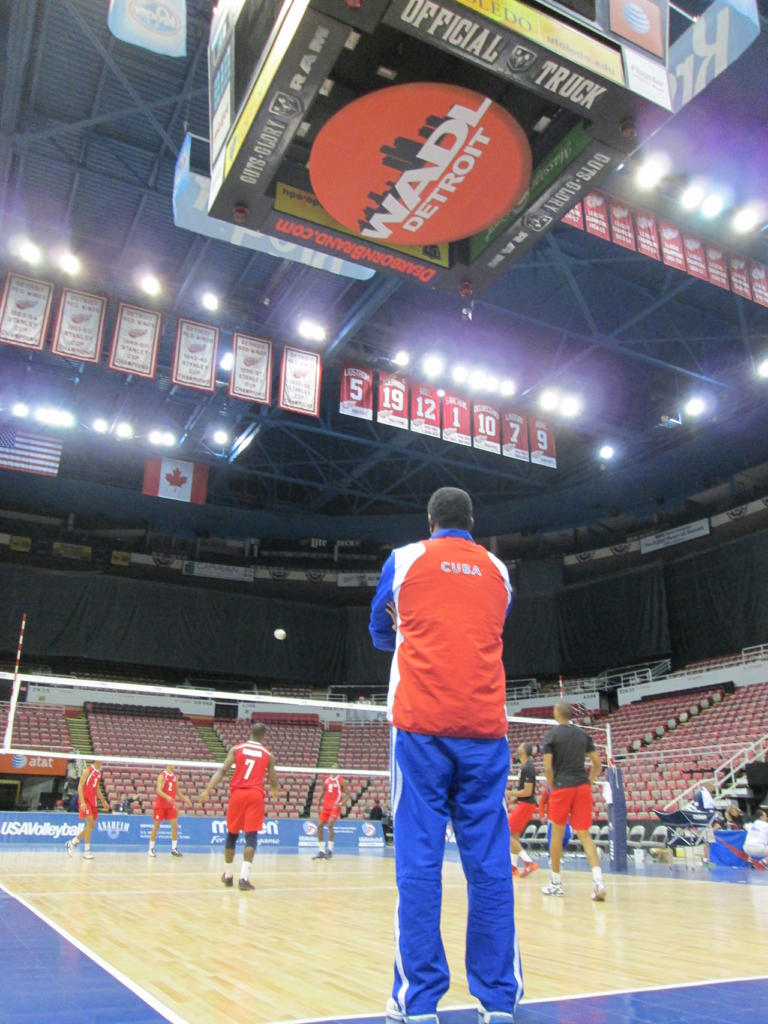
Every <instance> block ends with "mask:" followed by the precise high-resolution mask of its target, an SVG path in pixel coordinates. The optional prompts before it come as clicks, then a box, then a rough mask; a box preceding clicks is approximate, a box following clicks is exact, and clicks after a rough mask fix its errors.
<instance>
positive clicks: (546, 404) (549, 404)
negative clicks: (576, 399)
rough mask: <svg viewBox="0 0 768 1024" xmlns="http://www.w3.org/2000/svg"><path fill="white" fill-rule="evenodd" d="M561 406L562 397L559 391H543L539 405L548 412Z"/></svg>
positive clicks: (550, 389)
mask: <svg viewBox="0 0 768 1024" xmlns="http://www.w3.org/2000/svg"><path fill="white" fill-rule="evenodd" d="M559 404H560V395H559V394H558V392H557V391H553V390H552V388H547V390H546V391H542V393H541V395H540V396H539V405H540V406H541V408H542V409H544V410H545V411H547V412H550V411H551V410H553V409H556V408H557V407H558V405H559Z"/></svg>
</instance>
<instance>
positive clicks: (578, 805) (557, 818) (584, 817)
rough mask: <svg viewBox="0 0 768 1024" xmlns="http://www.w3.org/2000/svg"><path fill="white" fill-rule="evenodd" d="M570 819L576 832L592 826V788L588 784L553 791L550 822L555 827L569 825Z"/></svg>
mask: <svg viewBox="0 0 768 1024" xmlns="http://www.w3.org/2000/svg"><path fill="white" fill-rule="evenodd" d="M569 817H570V819H571V828H572V829H573V831H574V832H581V831H583V830H584V829H588V828H589V826H590V825H591V824H592V787H591V786H590V784H589V783H588V782H585V783H584V784H583V785H582V786H566V787H565V788H564V789H553V790H552V792H551V793H550V794H549V820H550V821H551V822H552V823H553V824H555V825H567V824H568V818H569Z"/></svg>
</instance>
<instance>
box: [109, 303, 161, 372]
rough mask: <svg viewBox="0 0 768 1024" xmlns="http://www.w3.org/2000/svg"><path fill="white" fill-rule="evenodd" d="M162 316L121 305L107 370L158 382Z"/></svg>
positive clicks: (137, 307)
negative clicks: (158, 352) (158, 351)
mask: <svg viewBox="0 0 768 1024" xmlns="http://www.w3.org/2000/svg"><path fill="white" fill-rule="evenodd" d="M161 324H162V317H161V315H160V313H156V312H154V310H151V309H142V308H141V307H140V306H131V305H130V304H129V303H127V302H121V303H120V304H119V305H118V307H117V317H116V318H115V330H114V333H113V335H112V344H111V346H110V349H109V359H108V361H107V366H108V367H109V369H110V370H118V371H119V372H120V373H132V374H134V375H135V376H136V377H148V378H150V379H152V378H154V376H155V372H156V370H157V349H158V345H159V343H160V325H161Z"/></svg>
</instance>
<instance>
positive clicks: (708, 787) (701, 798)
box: [693, 782, 715, 811]
mask: <svg viewBox="0 0 768 1024" xmlns="http://www.w3.org/2000/svg"><path fill="white" fill-rule="evenodd" d="M693 803H694V806H695V807H696V810H698V811H714V809H715V785H714V783H713V782H705V783H704V785H703V786H702V787H701V789H700V790H699V792H698V793H697V794H696V798H695V799H694V801H693Z"/></svg>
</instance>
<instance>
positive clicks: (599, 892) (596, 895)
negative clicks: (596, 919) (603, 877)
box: [592, 882, 607, 903]
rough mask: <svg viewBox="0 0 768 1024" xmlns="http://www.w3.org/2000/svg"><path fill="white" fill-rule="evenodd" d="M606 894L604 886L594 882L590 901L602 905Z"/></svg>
mask: <svg viewBox="0 0 768 1024" xmlns="http://www.w3.org/2000/svg"><path fill="white" fill-rule="evenodd" d="M606 895H607V893H606V891H605V886H604V885H603V883H602V882H595V885H594V888H593V889H592V899H593V900H595V902H597V903H602V902H603V901H604V900H605V897H606Z"/></svg>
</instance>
